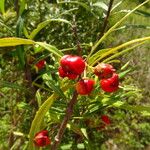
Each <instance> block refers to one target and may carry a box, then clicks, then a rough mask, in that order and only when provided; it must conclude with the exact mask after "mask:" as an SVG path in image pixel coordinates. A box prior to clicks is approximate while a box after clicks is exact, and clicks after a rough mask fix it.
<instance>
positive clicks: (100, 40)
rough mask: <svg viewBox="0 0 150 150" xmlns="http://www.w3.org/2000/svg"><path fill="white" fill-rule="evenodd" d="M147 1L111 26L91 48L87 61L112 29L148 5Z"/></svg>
mask: <svg viewBox="0 0 150 150" xmlns="http://www.w3.org/2000/svg"><path fill="white" fill-rule="evenodd" d="M148 2H149V0H146V1H144V2H143V3H141V4H140V5H138V6H137V7H135V8H134V9H133V10H131V11H130V12H129V13H127V14H126V15H125V16H124V17H123V18H122V19H120V20H119V21H118V22H117V23H116V24H115V25H113V26H112V27H111V28H110V29H109V30H108V31H107V32H106V33H105V34H104V35H103V36H102V37H101V38H100V39H99V40H98V41H97V42H96V43H95V45H94V46H93V47H92V49H91V52H90V54H89V55H88V59H89V58H90V56H91V55H92V54H93V52H94V51H95V50H96V48H97V47H98V46H99V45H100V43H101V42H102V41H103V40H104V39H105V38H106V37H107V36H108V35H109V34H110V33H112V32H113V31H114V29H116V28H117V27H118V26H119V25H120V24H121V23H122V22H123V21H124V20H125V19H126V18H128V17H129V16H130V15H131V14H132V13H133V12H135V11H136V10H137V9H138V8H140V7H141V6H143V5H144V4H146V3H148Z"/></svg>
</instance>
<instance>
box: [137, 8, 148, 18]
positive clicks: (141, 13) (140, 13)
mask: <svg viewBox="0 0 150 150" xmlns="http://www.w3.org/2000/svg"><path fill="white" fill-rule="evenodd" d="M135 13H136V14H138V15H142V16H144V17H148V18H149V17H150V13H148V12H145V11H143V10H136V11H135Z"/></svg>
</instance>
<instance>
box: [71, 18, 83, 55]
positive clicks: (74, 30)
mask: <svg viewBox="0 0 150 150" xmlns="http://www.w3.org/2000/svg"><path fill="white" fill-rule="evenodd" d="M72 31H73V34H74V37H75V40H76V43H77V50H78V55H79V56H81V55H82V48H81V44H80V41H79V38H78V34H77V25H76V20H75V16H73V26H72Z"/></svg>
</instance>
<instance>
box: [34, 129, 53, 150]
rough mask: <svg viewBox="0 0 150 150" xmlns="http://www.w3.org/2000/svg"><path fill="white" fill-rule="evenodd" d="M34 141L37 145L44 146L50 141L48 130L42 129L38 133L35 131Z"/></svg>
mask: <svg viewBox="0 0 150 150" xmlns="http://www.w3.org/2000/svg"><path fill="white" fill-rule="evenodd" d="M34 143H35V145H36V146H38V147H44V146H47V145H49V144H50V143H51V140H50V138H49V137H48V131H47V130H42V131H40V132H38V133H36V135H35V137H34Z"/></svg>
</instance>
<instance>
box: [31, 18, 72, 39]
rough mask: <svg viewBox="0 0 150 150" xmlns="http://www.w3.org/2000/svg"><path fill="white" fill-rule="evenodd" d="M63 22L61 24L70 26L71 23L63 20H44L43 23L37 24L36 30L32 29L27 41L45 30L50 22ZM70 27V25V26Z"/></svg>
mask: <svg viewBox="0 0 150 150" xmlns="http://www.w3.org/2000/svg"><path fill="white" fill-rule="evenodd" d="M54 21H55V22H63V23H67V24H69V25H71V23H70V22H69V21H68V20H65V19H50V20H46V21H43V22H41V23H39V24H38V26H37V28H36V29H34V30H33V31H32V32H31V34H30V35H29V39H34V37H35V36H36V35H37V34H38V33H39V32H40V31H41V30H42V29H43V28H45V27H46V26H47V25H48V24H49V23H51V22H54ZM71 26H72V25H71Z"/></svg>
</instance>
